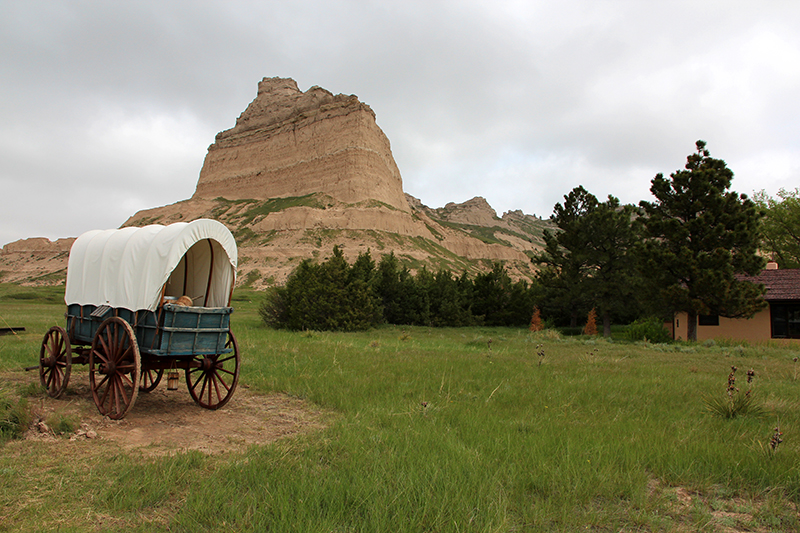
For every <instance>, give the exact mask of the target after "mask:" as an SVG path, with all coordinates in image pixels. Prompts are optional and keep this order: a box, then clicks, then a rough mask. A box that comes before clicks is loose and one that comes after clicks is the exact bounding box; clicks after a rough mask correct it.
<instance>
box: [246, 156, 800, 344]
mask: <svg viewBox="0 0 800 533" xmlns="http://www.w3.org/2000/svg"><path fill="white" fill-rule="evenodd" d="M732 178H733V172H732V171H731V170H730V169H729V168H728V167H727V165H726V163H725V161H723V160H721V159H715V158H712V157H711V156H710V153H709V151H708V150H707V149H706V144H705V142H703V141H697V143H696V152H694V153H692V154H690V155H689V156H688V157H687V160H686V164H685V167H684V168H683V169H681V170H678V171H675V172H673V173H672V174H670V176H669V178H666V177H664V176H663V174H658V175H656V176H655V177H654V178H653V180H652V181H651V187H650V192H651V193H652V195H653V197H654V200H652V201H641V202H639V204H638V206H637V205H622V204H621V203H620V201H619V200H618V199H617V198H615V197H613V196H609V197H608V199H607V200H605V201H602V202H601V201H599V200H598V199H597V198H596V197H595V196H594V195H592V194H591V193H589V192H588V191H587V190H586V189H585V188H584V187H582V186H579V187H576V188H574V189H573V190H572V191H571V192H570V193H569V194H567V195H565V196H564V202H563V203H558V204H556V205H555V207H554V209H553V215H552V217H551V220H552V221H553V222H554V224H555V226H556V228H557V230H556V231H552V232H551V231H545V232H544V241H545V246H544V249H543V250H542V251H541V252H540V253H539V254H536V255H535V256H534V257H533V258H532V261H533V262H534V263H536V264H537V265H538V267H539V270H538V273H537V276H536V279H535V280H533V281H532V282H531V283H528V282H526V281H517V282H514V281H512V280H511V278H510V277H509V276H508V274H507V273H506V271H505V269H504V268H503V266H502V265H500V264H495V265H494V266H493V268H492V270H491V271H490V272H486V273H481V274H477V275H476V276H474V277H473V278H470V277H468V276H467V274H466V273H461V274H454V273H453V272H451V271H449V270H439V271H437V272H435V273H434V272H430V271H428V270H427V269H425V268H423V269H421V270H419V271H418V272H417V273H416V274H412V273H411V272H410V271H409V270H408V269H407V268H405V267H402V266H401V265H400V263H399V261H398V259H397V258H396V257H395V256H394V254H389V255H385V256H383V257H382V258H381V260H380V262H379V264H377V265H376V264H375V262H374V260H373V259H372V257H371V256H370V254H369V252H367V253H364V254H361V255H359V257H358V259H357V260H356V261H355V263H354V264H353V265H352V266H350V265H348V263H347V261H346V260H345V259H344V257H343V254H342V252H341V250H340V249H339V248H338V247H336V248H334V250H333V255H332V256H331V257H330V258H329V259H327V260H326V261H324V262H323V263H320V264H316V263H313V262H312V261H310V260H306V261H303V262H302V263H301V264H300V266H299V267H298V268H297V269H296V270H295V272H294V273H293V274H292V275H291V276H290V277H289V279H288V281H287V283H286V285H285V286H283V287H278V288H275V289H273V290H272V291H271V292H270V293H269V295H268V297H267V299H266V300H265V302H264V304H263V305H262V306H261V316H262V318H263V319H264V321H265V322H266V323H267V324H269V325H271V326H274V327H283V328H289V329H338V330H356V329H364V328H368V327H370V326H373V325H376V324H380V323H390V324H406V325H430V326H468V325H476V324H485V325H498V326H524V325H527V324H528V323H529V321H530V320H531V317H532V314H533V311H534V308H536V309H538V310H539V311H540V312H541V316H542V317H544V319H545V320H546V321H547V322H548V323H549V325H565V326H566V325H569V326H573V327H576V326H577V325H578V323H579V321H580V320H581V319H582V317H585V316H586V315H587V313H588V312H589V311H590V310H596V312H597V315H598V316H599V317H600V319H601V322H602V327H603V334H604V335H606V336H608V335H610V328H611V324H612V323H613V322H618V323H629V322H632V321H634V320H636V319H642V318H645V317H657V318H659V319H660V318H664V319H666V318H668V317H671V316H672V314H673V313H675V312H679V311H683V312H686V313H687V314H688V323H689V331H688V337H689V339H690V340H696V324H697V317H698V316H699V315H719V316H724V317H731V318H740V317H750V316H752V315H753V314H754V313H755V312H756V311H758V310H759V309H761V308H762V307H763V306H764V305H765V303H764V300H763V297H762V296H763V293H764V288H763V286H757V285H754V284H752V283H748V282H745V281H743V280H742V279H741V276H742V275H751V276H752V275H756V274H758V273H759V272H760V270H761V269H762V268H763V267H764V263H765V260H764V257H763V255H762V254H763V253H764V252H767V253H769V254H770V255H771V257H773V258H776V259H779V261H780V262H782V263H783V264H782V265H781V266H782V267H796V266H798V265H800V237H798V236H799V235H800V230H798V228H800V194H799V193H798V191H795V192H794V193H792V192H787V191H784V190H781V192H780V193H779V197H780V200H774V199H772V198H770V197H769V196H767V195H766V194H765V193H763V191H762V193H759V194H756V196H755V199H754V200H751V199H749V198H748V197H747V196H746V195H743V194H738V193H736V192H733V191H731V190H730V186H731V180H732ZM787 225H789V226H791V228H790V229H787V227H786V226H787Z"/></svg>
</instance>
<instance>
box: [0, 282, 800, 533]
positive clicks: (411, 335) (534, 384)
mask: <svg viewBox="0 0 800 533" xmlns="http://www.w3.org/2000/svg"><path fill="white" fill-rule="evenodd" d="M61 297H62V292H61V290H59V289H29V288H24V287H17V286H13V285H0V318H1V319H2V320H0V322H5V323H3V324H2V325H3V326H4V327H5V326H6V323H7V324H8V325H9V326H25V327H26V328H27V331H26V332H25V333H24V334H21V335H18V336H13V335H11V336H4V337H0V373H6V374H8V373H11V372H18V371H19V369H20V368H21V367H24V366H28V365H32V364H35V363H36V360H37V354H38V349H39V343H40V342H41V338H42V336H43V334H44V332H45V331H46V330H47V328H48V327H49V326H51V325H61V324H62V322H63V313H64V305H63V303H62V300H61ZM259 298H260V296H259V294H258V293H256V292H252V291H246V290H242V291H237V293H236V295H235V301H234V306H235V307H236V312H235V313H234V315H233V317H234V318H233V329H234V331H235V333H236V335H237V338H238V339H239V344H240V349H241V352H242V356H243V370H242V376H241V382H242V383H246V384H247V385H248V386H249V387H250V390H251V391H262V392H264V393H267V392H270V391H280V392H285V393H287V394H289V395H293V396H297V397H302V398H305V399H308V400H309V401H311V402H313V403H315V404H317V405H318V406H320V407H323V408H325V409H329V410H333V411H335V412H337V413H338V414H339V416H338V417H336V418H335V420H334V421H333V422H332V423H331V425H330V426H329V427H328V428H327V429H325V430H322V431H319V432H316V433H311V434H308V435H305V436H303V437H300V438H295V439H290V440H282V441H278V442H276V443H274V444H271V445H265V446H257V447H255V446H254V447H252V448H250V449H249V450H247V451H246V452H244V453H232V454H224V455H217V456H206V455H203V454H201V453H199V452H189V453H181V454H178V455H175V456H173V457H160V458H152V457H147V456H145V455H143V454H140V453H137V452H128V453H126V452H122V451H119V450H118V449H115V448H113V447H112V446H110V445H108V444H105V443H103V442H93V443H71V442H69V441H68V440H67V439H64V442H63V443H57V444H51V443H39V442H34V443H26V442H23V441H19V440H11V441H6V442H5V443H4V444H0V531H32V530H38V531H51V530H52V531H95V530H97V531H116V530H120V531H122V530H125V531H181V532H182V531H187V532H188V531H298V532H300V531H302V532H306V531H311V532H317V531H318V532H329V531H342V532H344V531H409V532H421V531H436V532H445V531H453V532H460V531H578V530H580V531H586V530H588V531H797V530H800V521H798V509H797V503H798V502H799V501H800V453H798V452H800V410H798V406H799V405H800V381H798V380H797V374H798V372H797V371H798V368H797V365H798V364H800V363H798V362H796V361H795V358H796V357H798V356H800V345H798V346H796V347H794V348H792V347H788V348H787V347H780V346H777V345H776V346H766V345H757V346H756V345H753V346H747V345H744V346H742V345H738V344H733V343H717V344H714V345H710V346H709V345H703V344H698V345H692V344H672V345H652V344H646V343H635V344H634V343H628V342H623V341H618V340H614V341H605V340H603V339H596V338H585V337H583V338H582V337H575V338H559V337H557V336H555V335H551V334H548V333H547V332H544V333H540V334H537V335H535V336H532V335H531V334H530V333H529V332H528V331H527V330H517V329H502V328H466V329H431V328H399V327H383V328H380V329H377V330H372V331H367V332H363V333H346V334H344V333H341V334H340V333H322V332H303V333H293V332H282V331H272V330H268V329H265V328H264V327H262V326H261V325H260V323H259V320H258V316H257V313H256V308H257V305H258V303H259ZM733 365H735V366H737V367H738V368H739V369H740V370H739V373H738V374H737V376H738V377H739V381H737V384H738V385H739V386H740V387H742V388H744V387H746V385H745V384H744V374H745V372H746V370H748V369H753V370H754V371H755V376H756V378H755V382H754V394H755V400H756V402H757V403H759V404H760V405H762V406H763V407H764V413H763V414H762V415H761V416H744V417H737V418H733V419H725V418H722V417H719V416H714V415H712V414H710V413H709V412H708V411H707V409H706V407H705V403H704V398H707V397H709V396H720V397H721V396H722V395H724V394H725V389H726V386H727V376H728V373H729V371H730V367H731V366H733ZM30 377H31V382H33V381H34V380H35V379H36V376H34V375H33V374H31V376H30ZM37 394H40V393H38V392H37V391H35V390H34V388H33V387H30V386H28V387H21V386H18V385H17V386H12V385H7V384H0V395H2V398H5V399H6V400H7V403H8V402H10V403H14V402H18V401H19V398H20V397H23V401H28V402H35V401H36V397H37ZM233 401H236V397H235V396H234V399H233ZM134 409H135V407H134ZM776 426H780V428H781V431H782V432H783V442H782V443H781V444H780V445H779V446H778V447H777V449H776V450H774V451H773V450H772V448H771V447H770V445H769V441H770V437H772V435H773V429H774V428H775V427H776Z"/></svg>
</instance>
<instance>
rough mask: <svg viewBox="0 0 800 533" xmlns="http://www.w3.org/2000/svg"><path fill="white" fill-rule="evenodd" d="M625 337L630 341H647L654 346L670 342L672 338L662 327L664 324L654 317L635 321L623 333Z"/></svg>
mask: <svg viewBox="0 0 800 533" xmlns="http://www.w3.org/2000/svg"><path fill="white" fill-rule="evenodd" d="M625 337H626V338H627V339H628V340H631V341H643V340H647V341H650V342H654V343H656V344H665V343H668V342H672V336H671V335H670V334H669V331H667V328H665V327H664V322H663V321H662V320H661V319H659V318H656V317H649V318H643V319H639V320H637V321H635V322H634V323H632V324H631V325H630V326H628V330H627V331H626V332H625Z"/></svg>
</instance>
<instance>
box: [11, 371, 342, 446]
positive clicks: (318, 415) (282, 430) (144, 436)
mask: <svg viewBox="0 0 800 533" xmlns="http://www.w3.org/2000/svg"><path fill="white" fill-rule="evenodd" d="M3 377H4V378H11V380H13V381H22V378H24V380H25V381H26V382H30V381H35V380H36V379H38V376H36V375H35V374H34V373H33V372H30V373H27V374H25V375H22V376H20V375H16V376H13V377H12V376H3ZM85 378H86V377H85V376H76V379H74V380H73V381H72V382H71V383H70V386H69V387H68V389H67V391H66V392H65V393H64V395H63V396H62V397H61V398H59V399H53V398H50V397H49V396H47V395H46V394H42V395H41V396H37V397H34V398H30V399H29V401H30V405H31V408H32V411H33V416H34V421H33V422H34V423H33V424H32V425H31V428H30V430H29V431H28V432H27V433H26V436H25V438H27V439H30V440H49V439H55V438H63V437H56V435H55V432H54V428H53V427H52V426H54V425H55V424H54V423H53V421H54V420H58V419H65V418H66V419H71V420H72V421H73V422H75V426H76V428H79V429H78V430H77V431H76V432H75V433H74V435H73V436H72V438H73V439H86V440H93V439H96V440H98V441H106V442H113V443H114V444H116V445H119V446H120V447H121V448H123V449H126V450H132V449H139V450H141V451H142V452H143V453H145V454H150V455H165V454H171V453H176V452H180V451H186V450H198V451H201V452H203V453H208V454H218V453H224V452H229V451H242V450H244V449H245V448H247V447H248V446H251V445H255V444H266V443H269V442H273V441H276V440H278V439H283V438H287V437H294V436H298V435H302V434H305V433H309V432H312V431H316V430H319V429H323V428H324V427H326V426H327V424H328V423H329V422H330V420H331V418H332V413H329V412H325V411H322V410H319V409H318V408H315V407H314V406H312V405H310V404H309V403H308V402H306V401H304V400H301V399H299V398H293V397H291V396H287V395H285V394H268V395H262V394H256V393H253V392H251V391H250V390H249V389H248V388H247V387H246V386H244V385H242V384H240V385H239V387H238V388H237V390H236V392H235V394H234V396H233V398H232V399H231V400H230V402H228V404H227V405H225V406H224V407H223V408H221V409H218V410H216V411H210V410H208V409H203V408H202V407H200V406H198V405H197V404H196V403H194V401H193V400H192V398H191V396H190V395H189V392H188V391H187V390H186V387H185V384H183V383H182V387H179V389H178V390H176V391H168V390H167V388H166V383H163V382H162V383H161V384H160V385H159V387H158V388H157V389H156V390H154V391H152V392H149V393H143V392H140V393H139V396H138V398H137V400H136V403H135V404H134V406H133V408H132V409H131V411H130V412H129V413H128V414H127V415H126V417H125V418H124V419H122V420H110V419H108V418H106V417H103V416H101V415H100V413H98V411H97V409H96V407H95V405H94V402H93V401H92V395H91V392H90V391H89V386H88V379H85ZM164 382H166V378H165V379H164ZM48 420H49V421H50V424H47V421H48ZM42 422H44V424H42Z"/></svg>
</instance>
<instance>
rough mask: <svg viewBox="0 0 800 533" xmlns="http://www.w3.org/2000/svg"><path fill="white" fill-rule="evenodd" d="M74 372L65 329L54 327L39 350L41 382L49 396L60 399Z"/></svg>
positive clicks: (46, 335) (48, 332)
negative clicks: (71, 373)
mask: <svg viewBox="0 0 800 533" xmlns="http://www.w3.org/2000/svg"><path fill="white" fill-rule="evenodd" d="M71 371H72V348H71V346H70V342H69V336H67V332H66V331H65V330H64V328H61V327H58V326H53V327H52V328H50V329H49V330H48V331H47V333H45V335H44V339H42V345H41V347H40V349H39V382H40V383H41V384H42V387H44V388H45V389H47V394H49V395H50V396H51V397H53V398H58V397H59V396H61V395H62V394H63V393H64V391H65V390H66V389H67V384H68V383H69V376H70V372H71Z"/></svg>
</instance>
